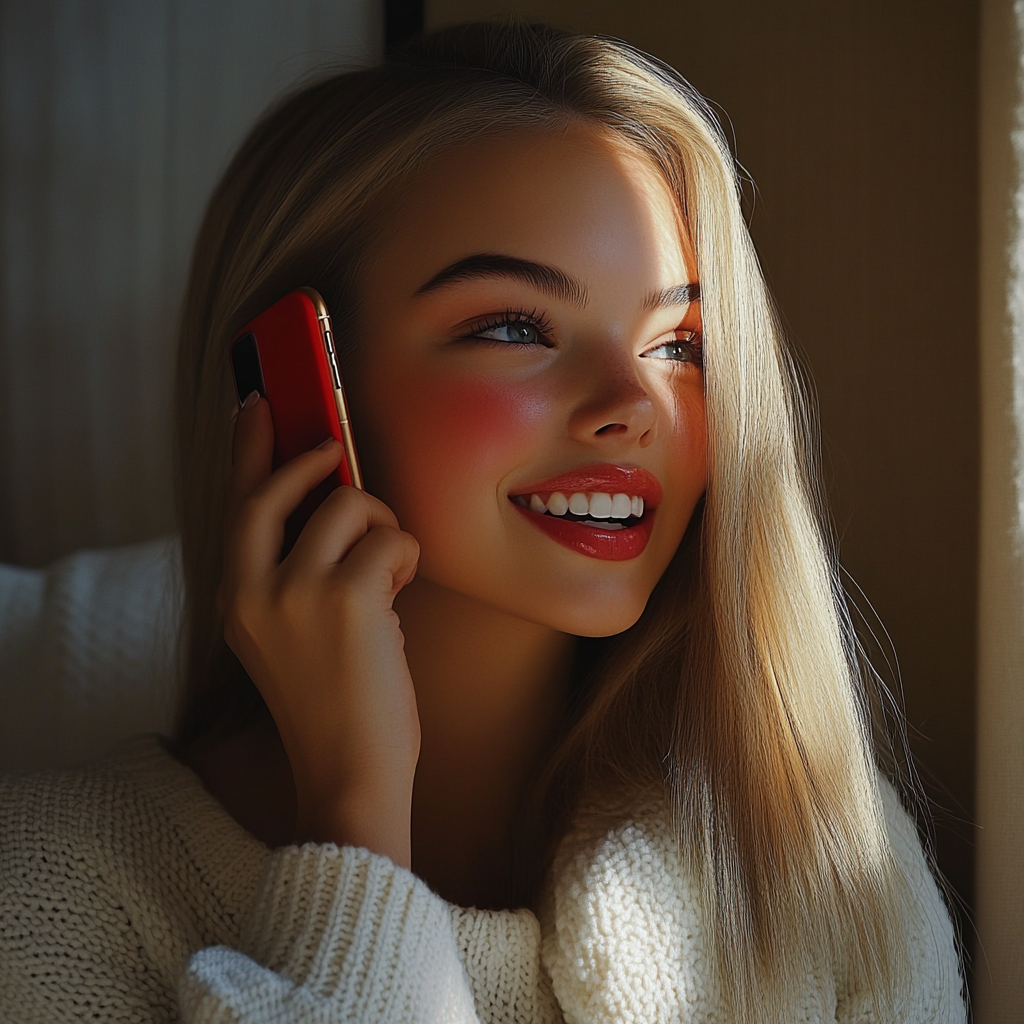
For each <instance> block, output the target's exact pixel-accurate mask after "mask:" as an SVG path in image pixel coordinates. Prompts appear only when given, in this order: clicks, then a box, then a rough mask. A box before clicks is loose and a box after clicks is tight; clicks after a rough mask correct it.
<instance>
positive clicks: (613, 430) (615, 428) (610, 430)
mask: <svg viewBox="0 0 1024 1024" xmlns="http://www.w3.org/2000/svg"><path fill="white" fill-rule="evenodd" d="M627 430H629V427H627V426H626V424H625V423H606V424H605V425H604V426H603V427H598V428H597V430H595V431H594V433H595V434H621V433H623V432H624V431H627Z"/></svg>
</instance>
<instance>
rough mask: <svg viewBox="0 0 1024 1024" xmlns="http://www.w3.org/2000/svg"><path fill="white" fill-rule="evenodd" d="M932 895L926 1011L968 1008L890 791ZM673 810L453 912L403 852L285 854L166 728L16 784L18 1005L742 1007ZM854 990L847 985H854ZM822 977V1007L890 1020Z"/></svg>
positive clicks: (11, 1017)
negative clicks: (178, 754)
mask: <svg viewBox="0 0 1024 1024" xmlns="http://www.w3.org/2000/svg"><path fill="white" fill-rule="evenodd" d="M885 794H886V805H887V806H886V811H887V816H888V820H889V824H890V830H891V831H892V833H893V838H894V846H895V848H896V852H897V854H898V856H899V857H900V859H901V861H902V862H903V864H904V867H905V868H906V870H907V872H908V875H909V877H910V878H911V880H912V882H913V884H914V886H915V892H916V899H917V904H918V910H919V914H918V918H919V920H918V921H917V924H916V926H915V928H914V929H913V931H912V943H911V948H910V951H909V952H910V956H911V960H912V967H913V972H914V981H915V989H914V1007H913V1008H912V1011H911V1013H909V1014H908V1015H907V1017H906V1018H905V1020H906V1021H908V1022H917V1021H920V1022H924V1021H934V1022H941V1024H952V1022H958V1024H959V1022H961V1021H963V1020H964V1017H965V1015H964V1007H963V1003H962V1001H961V999H960V994H959V973H958V965H957V958H956V953H955V949H954V942H953V934H952V929H951V926H950V923H949V918H948V915H947V914H946V910H945V907H944V906H943V904H942V901H941V898H940V897H939V894H938V891H937V890H936V887H935V884H934V882H933V881H932V878H931V875H930V874H929V872H928V868H927V865H926V864H925V861H924V857H923V856H922V853H921V849H920V845H919V843H918V841H917V836H916V833H915V831H914V829H913V826H912V824H911V823H910V821H909V819H907V817H906V815H905V814H904V813H903V812H902V810H900V809H899V807H898V804H897V802H896V800H895V796H894V795H893V794H892V792H891V790H889V789H888V788H887V789H886V790H885ZM704 919H705V912H704V911H703V909H702V908H701V907H700V906H699V904H698V903H697V901H696V900H695V899H694V896H693V891H692V889H691V887H690V886H689V885H688V883H687V881H686V877H685V873H684V872H683V870H682V868H681V864H680V858H679V856H678V853H677V852H676V850H675V847H674V844H673V842H672V833H671V827H670V824H669V818H668V815H667V814H666V813H665V808H664V805H662V804H659V803H657V802H654V803H652V804H651V806H650V807H646V808H639V809H637V810H636V813H635V814H634V815H633V817H632V818H631V820H629V821H626V822H625V823H622V824H619V825H614V826H609V825H608V824H607V822H606V821H605V822H604V823H602V822H601V821H600V820H599V819H597V818H594V819H581V821H580V823H579V825H578V827H577V828H576V829H575V830H574V832H573V833H572V834H571V835H570V836H569V837H568V838H567V840H566V842H565V843H564V844H563V846H562V848H561V850H560V853H559V856H558V858H557V860H556V864H555V869H554V874H553V879H552V885H551V887H550V896H549V899H548V900H547V903H546V910H545V911H544V913H543V914H542V921H541V922H538V920H537V918H536V917H535V916H534V915H533V914H532V913H530V912H528V911H525V910H520V911H515V912H490V911H478V910H467V909H463V908H458V907H453V906H451V905H450V904H448V903H446V902H445V901H443V900H442V899H440V897H438V896H436V895H435V894H434V893H432V892H431V891H430V889H429V888H428V887H427V886H426V885H424V883H423V882H422V881H420V880H419V879H418V878H416V877H415V876H414V875H412V874H411V873H410V872H408V871H405V870H403V869H401V868H397V867H395V866H394V865H393V864H392V863H391V862H390V861H388V860H387V859H385V858H383V857H379V856H376V855H374V854H370V853H368V852H367V851H366V850H358V849H353V848H349V847H344V848H339V847H336V846H333V845H330V844H325V845H321V846H316V845H307V846H303V847H286V848H283V849H280V850H277V851H273V852H271V851H269V850H268V849H267V848H266V847H264V846H263V845H262V844H261V843H259V842H258V841H257V840H255V839H254V838H253V837H252V836H250V835H249V834H248V833H246V832H245V831H244V830H243V829H241V828H240V827H239V826H238V825H237V824H235V822H234V821H233V820H232V819H231V818H230V817H229V816H228V815H227V813H226V812H225V811H224V810H223V809H222V808H221V806H220V805H219V804H218V803H217V802H216V801H215V800H214V799H213V797H211V796H210V795H209V794H208V793H207V792H206V790H205V789H204V788H203V786H202V784H201V782H200V781H199V779H198V778H197V777H196V776H195V775H194V774H193V773H192V772H191V771H189V770H188V769H187V768H185V767H184V766H182V765H181V764H179V763H178V762H177V761H175V760H174V759H173V758H172V757H171V756H170V754H168V753H167V752H166V751H165V749H164V748H163V746H162V744H161V742H160V741H159V740H158V739H157V738H155V737H143V738H140V739H138V740H135V741H132V742H131V743H130V744H128V745H127V746H125V747H124V748H122V749H121V750H120V751H119V752H118V753H117V754H115V755H114V756H112V757H110V758H108V759H107V760H105V761H102V762H100V763H98V764H95V765H93V766H91V767H89V768H86V769H78V770H70V769H69V770H63V771H50V772H45V773H38V774H30V775H23V776H20V777H8V778H5V779H3V780H2V781H0V1020H2V1021H4V1022H18V1024H37V1022H38V1024H42V1022H46V1024H60V1022H63V1021H72V1020H75V1021H77V1020H99V1021H135V1022H150V1021H175V1020H184V1021H187V1022H190V1024H222V1022H224V1024H226V1022H237V1021H251V1022H260V1024H263V1022H270V1021H275V1022H282V1024H284V1022H299V1021H302V1022H306V1021H323V1022H327V1021H355V1022H363V1024H407V1022H420V1021H422V1022H428V1021H429V1022H431V1024H438V1022H453V1024H455V1022H460V1024H461V1022H474V1024H475V1022H480V1024H492V1022H493V1024H498V1022H513V1021H516V1022H524V1024H525V1022H530V1024H555V1022H557V1021H561V1020H563V1019H564V1020H565V1021H566V1022H567V1024H596V1022H598V1021H600V1022H612V1021H616V1022H627V1021H644V1022H662V1021H664V1022H669V1021H675V1022H684V1021H685V1022H709V1024H710V1022H712V1021H715V1022H719V1024H723V1022H725V1021H727V1020H728V1019H729V1018H728V1016H727V1015H726V1014H724V1013H723V1010H722V1007H721V1005H720V1003H719V999H718V994H717V986H716V985H715V981H714V976H715V972H714V970H713V968H712V965H711V963H710V961H709V957H708V953H707V945H706V942H705V940H704V938H703V936H704V923H703V922H704ZM837 992H838V995H837ZM868 1012H869V1011H868V1008H867V1006H866V1005H865V1003H864V1002H863V999H862V998H858V996H857V994H856V993H850V992H847V991H845V989H844V985H843V982H842V979H841V978H840V979H838V981H837V980H834V979H833V978H831V977H829V978H823V979H820V978H819V979H808V987H807V992H806V998H805V1000H804V1005H803V1006H802V1007H801V1013H800V1017H799V1019H800V1020H801V1021H815V1022H824V1021H829V1022H835V1021H838V1022H840V1024H853V1022H855V1021H856V1022H858V1024H859V1022H861V1021H870V1020H871V1019H872V1018H871V1017H870V1016H869V1015H867V1014H868Z"/></svg>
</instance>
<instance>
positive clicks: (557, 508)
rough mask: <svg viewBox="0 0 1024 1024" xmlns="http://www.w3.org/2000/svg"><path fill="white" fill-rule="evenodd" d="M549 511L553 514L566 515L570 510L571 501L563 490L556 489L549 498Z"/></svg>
mask: <svg viewBox="0 0 1024 1024" xmlns="http://www.w3.org/2000/svg"><path fill="white" fill-rule="evenodd" d="M548 511H549V512H550V513H551V514H552V515H553V516H564V515H565V513H566V512H568V511H569V502H568V500H567V499H566V497H565V495H564V494H563V493H562V492H561V491H555V493H554V494H552V495H551V497H550V498H548Z"/></svg>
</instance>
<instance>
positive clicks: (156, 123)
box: [0, 0, 383, 565]
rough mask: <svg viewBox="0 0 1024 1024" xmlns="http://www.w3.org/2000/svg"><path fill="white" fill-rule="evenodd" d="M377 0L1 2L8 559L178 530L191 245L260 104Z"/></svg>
mask: <svg viewBox="0 0 1024 1024" xmlns="http://www.w3.org/2000/svg"><path fill="white" fill-rule="evenodd" d="M382 7H383V5H382V4H380V2H379V0H144V2H143V0H0V562H14V563H19V564H22V565H38V564H41V563H43V562H46V561H48V560H50V559H52V558H54V557H57V556H59V555H62V554H65V553H67V552H70V551H73V550H75V549H77V548H81V547H96V546H102V545H112V544H122V543H126V542H129V541H134V540H140V539H144V538H148V537H153V536H156V535H158V534H160V533H162V532H165V531H167V530H169V529H171V527H172V525H173V518H172V513H171V500H172V499H171V483H170V436H169V429H168V421H169V399H170V387H171V377H172V372H173V366H172V364H173V349H174V330H175V321H176V317H177V311H178V305H179V302H180V298H181V292H182V285H183V281H184V276H185V272H186V265H187V261H188V256H189V250H190V247H191V244H192V240H193V237H194V235H195V231H196V227H197V224H198V220H199V217H200V215H201V212H202V208H203V205H204V203H205V201H206V199H207V196H208V195H209V192H210V189H211V188H212V186H213V183H214V181H215V180H216V178H217V175H218V174H219V172H220V171H221V170H222V169H223V168H224V166H225V164H226V162H227V159H228V157H229V155H230V153H231V151H232V149H233V148H234V146H235V145H236V144H237V143H238V141H239V140H240V138H241V136H242V134H243V132H244V131H245V129H246V128H247V127H248V126H249V125H250V124H251V123H252V121H253V119H254V118H255V117H256V115H257V114H258V113H259V112H260V110H261V109H262V108H263V107H264V106H265V105H266V104H267V103H268V102H269V101H270V100H271V99H272V98H273V97H274V96H275V95H277V94H278V93H279V92H280V91H281V90H282V89H283V88H285V87H286V86H288V85H289V84H290V83H291V82H292V81H294V80H295V79H296V78H298V77H300V76H301V75H303V74H304V73H307V72H308V71H309V70H310V69H311V68H314V67H316V66H318V65H321V64H323V63H325V62H334V63H338V62H339V61H340V62H348V63H351V62H354V61H365V60H366V59H367V58H368V57H372V56H374V55H376V54H377V53H378V52H379V50H380V48H381V45H382V36H383V26H382V13H381V10H382Z"/></svg>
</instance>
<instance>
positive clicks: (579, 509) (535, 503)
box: [512, 491, 644, 529]
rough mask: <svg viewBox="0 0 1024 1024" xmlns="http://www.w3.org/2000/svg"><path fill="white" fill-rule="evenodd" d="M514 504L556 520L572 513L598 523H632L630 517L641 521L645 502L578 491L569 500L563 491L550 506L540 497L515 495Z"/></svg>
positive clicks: (556, 492) (537, 495)
mask: <svg viewBox="0 0 1024 1024" xmlns="http://www.w3.org/2000/svg"><path fill="white" fill-rule="evenodd" d="M512 500H513V501H514V502H515V503H516V504H517V505H519V506H520V507H521V508H528V509H530V510H531V511H533V512H538V513H540V514H543V513H544V512H550V513H551V515H553V516H564V515H565V513H566V512H572V513H573V515H577V516H587V515H589V516H593V517H594V519H629V518H630V516H633V517H635V518H637V519H639V518H640V517H641V516H642V515H643V514H644V499H643V498H636V497H630V496H629V495H628V494H608V493H606V492H603V491H597V492H595V493H593V494H590V495H587V494H584V493H583V492H582V491H576V492H575V493H573V494H571V495H570V496H569V497H568V498H566V496H565V495H564V494H563V493H562V492H561V491H555V493H554V494H552V495H551V497H550V498H548V500H547V501H546V502H545V501H544V499H543V498H542V497H541V496H540V495H539V494H531V495H530V496H529V498H527V496H526V495H525V494H515V495H513V496H512ZM592 525H593V524H592ZM604 525H605V526H608V525H610V524H608V523H605V524H604ZM614 528H615V529H618V528H619V527H618V526H615V527H614Z"/></svg>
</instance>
